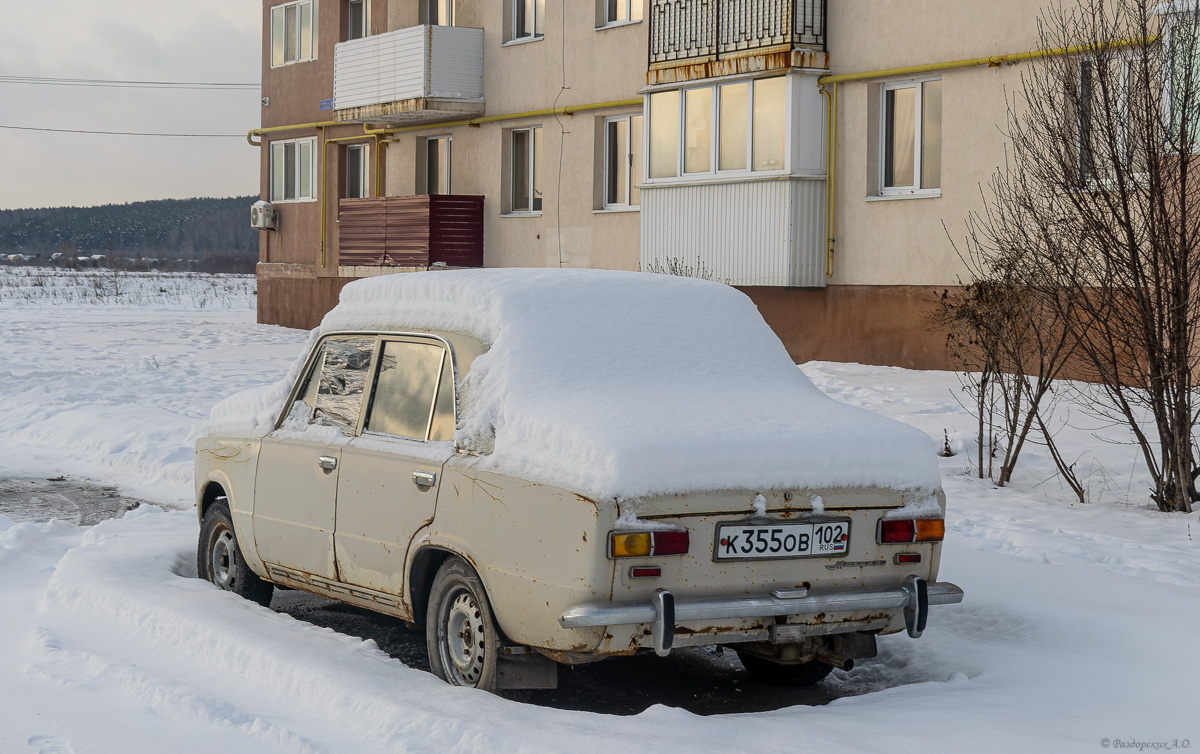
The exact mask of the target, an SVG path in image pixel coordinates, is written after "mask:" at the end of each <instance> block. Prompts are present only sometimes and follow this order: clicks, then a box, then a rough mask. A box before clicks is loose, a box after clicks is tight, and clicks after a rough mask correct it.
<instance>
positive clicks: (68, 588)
mask: <svg viewBox="0 0 1200 754" xmlns="http://www.w3.org/2000/svg"><path fill="white" fill-rule="evenodd" d="M19 276H24V277H19ZM149 277H150V276H146V277H144V278H143V277H138V276H133V275H130V276H127V277H126V279H125V280H123V281H116V284H117V285H118V286H121V287H122V288H121V290H119V291H117V292H113V291H111V290H109V291H107V292H104V289H102V288H100V287H99V286H102V285H105V284H107V281H105V280H93V279H91V278H89V279H86V284H87V285H90V286H92V290H93V291H95V290H100V291H102V292H101V293H86V292H83V293H81V292H79V291H76V293H75V294H71V293H66V292H63V293H60V294H59V295H55V296H53V297H43V296H40V295H38V294H39V293H40V292H42V291H44V290H45V289H47V288H48V287H49V288H52V289H55V290H60V291H66V290H67V289H70V288H71V287H72V286H71V281H69V280H67V281H64V280H61V279H59V277H58V276H49V278H47V279H42V280H41V283H40V284H38V283H37V282H36V280H35V278H34V277H32V275H31V273H28V272H26V271H25V270H0V416H3V420H2V423H0V428H2V429H3V431H2V432H0V477H8V476H33V475H44V476H58V475H61V474H69V475H79V476H86V477H89V478H91V479H94V480H96V481H97V482H101V483H105V484H117V485H119V486H120V487H121V490H122V492H124V493H125V494H130V495H135V496H138V497H142V498H145V499H149V500H152V501H154V502H155V503H157V504H158V506H159V507H143V508H140V509H138V510H136V511H132V512H130V513H129V514H127V515H126V516H125V517H124V518H123V519H117V520H110V521H105V522H103V523H100V524H97V525H95V526H92V527H78V526H73V525H71V524H67V523H61V522H56V521H52V522H49V523H34V522H14V521H12V520H11V519H8V518H5V517H3V516H0V580H2V583H3V584H4V586H3V592H2V594H3V601H2V603H0V604H2V605H3V607H2V608H0V752H5V753H7V752H24V751H37V752H78V753H79V754H83V753H84V752H142V751H171V752H201V751H203V752H208V751H211V750H213V749H218V750H224V751H237V752H279V751H286V752H306V753H307V752H314V753H315V752H330V753H337V752H383V751H389V752H390V751H431V752H432V751H451V750H453V751H530V752H543V751H613V750H626V749H632V748H639V749H640V748H645V749H650V750H658V751H714V752H730V751H762V752H768V751H785V750H787V751H807V750H814V751H848V752H856V751H862V752H877V751H898V752H910V751H935V752H942V751H945V752H968V751H969V752H978V751H986V752H1012V751H1089V752H1090V751H1099V750H1102V749H1103V748H1113V749H1127V748H1129V747H1128V746H1127V745H1128V744H1134V743H1136V744H1139V745H1141V744H1158V745H1160V746H1161V747H1170V746H1171V745H1172V744H1173V743H1174V745H1175V746H1176V748H1179V749H1182V748H1185V746H1184V742H1185V741H1186V742H1187V744H1189V745H1194V746H1197V747H1200V722H1197V718H1196V717H1195V715H1194V714H1193V710H1194V708H1195V705H1196V703H1197V696H1198V693H1197V692H1198V691H1200V658H1198V655H1197V652H1196V651H1195V648H1194V645H1193V639H1194V634H1195V631H1196V627H1197V626H1200V599H1198V598H1200V591H1198V589H1200V520H1198V517H1197V516H1196V515H1195V514H1192V515H1188V516H1183V515H1165V514H1160V513H1158V512H1156V511H1154V510H1152V509H1149V508H1148V507H1147V506H1146V502H1145V501H1146V494H1145V492H1146V484H1147V481H1146V474H1145V471H1144V469H1142V468H1141V467H1140V466H1139V464H1138V462H1137V458H1136V455H1135V453H1134V450H1133V448H1132V447H1131V446H1129V445H1126V444H1120V442H1119V441H1121V440H1123V439H1124V438H1123V435H1122V433H1121V432H1120V430H1119V429H1114V428H1111V427H1107V428H1106V427H1103V426H1102V424H1101V422H1099V421H1097V420H1094V419H1091V418H1090V417H1089V416H1088V415H1087V414H1086V413H1085V412H1083V411H1082V410H1081V409H1079V408H1078V407H1076V408H1075V410H1074V411H1073V413H1072V414H1071V416H1070V418H1069V424H1068V426H1065V427H1064V429H1063V430H1062V432H1061V433H1060V441H1061V442H1062V443H1063V446H1064V450H1065V451H1066V452H1067V453H1068V454H1069V455H1070V456H1071V457H1072V458H1078V459H1079V460H1078V461H1077V468H1080V469H1082V470H1083V471H1084V472H1085V473H1087V474H1088V481H1089V489H1090V495H1091V501H1090V502H1089V503H1088V504H1086V505H1080V504H1078V503H1074V504H1073V503H1072V499H1071V496H1070V494H1069V492H1068V491H1066V490H1065V489H1063V488H1062V487H1061V485H1060V484H1059V483H1058V481H1057V480H1056V479H1055V478H1054V475H1053V467H1052V465H1051V464H1050V463H1049V461H1048V459H1047V458H1046V457H1045V454H1044V453H1040V452H1039V451H1040V449H1039V448H1036V447H1033V448H1029V449H1028V450H1027V451H1026V452H1027V453H1029V456H1028V457H1027V458H1026V463H1025V465H1024V466H1023V467H1022V469H1021V470H1020V471H1019V473H1018V475H1017V478H1016V483H1015V484H1014V485H1013V486H1012V487H1009V488H1005V489H996V488H995V487H994V486H993V485H991V484H990V483H988V482H986V481H981V480H979V479H976V478H974V477H973V476H972V473H971V468H970V462H969V459H968V456H969V454H968V446H969V444H970V441H971V438H972V436H973V430H972V423H973V421H972V419H971V417H970V416H969V415H968V414H967V413H966V412H965V411H964V410H963V409H962V408H961V407H960V406H959V405H958V403H957V402H956V400H955V398H954V396H953V391H954V390H956V389H957V386H958V382H957V380H956V379H955V377H954V376H953V375H952V374H948V373H935V372H912V371H906V370H900V369H890V368H881V367H868V366H861V365H854V364H832V363H824V362H814V363H810V364H806V365H804V366H803V370H804V372H805V373H806V374H807V375H808V376H809V377H810V378H811V379H812V380H813V381H814V382H815V383H816V384H817V385H818V387H820V388H821V389H822V390H823V391H825V392H826V393H827V394H829V395H831V396H833V397H835V398H837V399H839V400H842V401H845V402H847V403H851V404H854V405H858V406H862V407H865V408H868V409H871V410H874V411H877V412H879V413H882V414H885V415H887V416H891V417H894V418H897V419H900V420H902V421H905V422H908V423H910V424H912V425H914V426H916V427H918V428H919V429H921V430H923V431H925V432H926V433H928V434H929V435H930V436H931V437H933V438H934V439H935V440H936V441H937V442H938V444H939V446H940V444H941V443H942V440H943V436H944V435H943V433H944V432H945V433H946V434H948V435H949V438H950V442H951V446H952V447H954V448H955V450H957V451H958V454H957V455H955V456H953V457H949V458H943V459H941V470H942V475H943V480H944V485H945V489H946V495H947V498H948V500H949V510H948V514H947V522H948V533H947V539H946V544H945V548H944V557H943V560H942V571H941V578H943V579H945V580H949V581H953V582H955V583H957V584H959V585H960V586H962V587H963V588H964V589H965V590H966V595H967V596H966V599H965V601H964V602H963V603H962V604H961V605H956V606H946V607H941V608H935V610H934V612H933V615H932V617H931V621H930V627H929V629H928V630H927V631H926V633H925V636H924V637H923V638H921V639H919V640H916V641H914V640H911V639H908V638H907V637H906V636H904V635H900V636H891V637H885V638H883V639H882V640H881V641H880V656H879V657H878V658H876V659H875V660H871V661H863V662H862V663H860V665H859V667H857V668H856V669H855V670H854V671H853V672H851V673H848V674H847V673H842V672H835V673H834V674H833V675H832V676H830V678H829V679H828V680H827V681H826V682H825V683H826V686H827V687H828V688H829V689H831V690H832V691H833V692H834V693H835V694H836V695H837V696H838V697H839V698H838V699H836V700H835V701H833V702H832V703H830V704H828V705H826V706H820V707H807V706H802V707H785V708H782V709H778V710H776V711H773V712H765V713H754V714H739V715H712V716H708V717H699V716H696V715H693V714H691V713H688V712H685V711H682V710H679V709H675V708H670V707H666V706H654V707H651V708H650V709H648V710H647V711H645V712H643V713H642V714H640V715H634V716H630V717H615V716H608V715H598V714H592V713H586V712H574V711H564V710H557V709H546V708H543V707H539V706H534V705H529V704H521V703H518V702H515V701H509V700H506V699H502V698H499V697H496V696H491V695H488V694H484V693H479V692H475V691H473V690H468V689H456V688H450V687H448V686H445V685H443V684H442V683H441V682H439V681H437V680H436V679H434V678H433V677H432V676H430V675H428V674H427V673H424V672H421V671H418V670H414V669H411V668H408V667H406V666H404V665H403V664H401V663H400V662H399V661H397V660H394V659H392V658H390V657H388V656H387V655H385V654H384V653H383V652H381V651H380V650H379V649H378V648H377V647H376V646H375V645H374V643H373V642H371V641H365V642H364V641H363V640H361V639H358V638H354V637H349V636H345V635H342V634H338V633H335V632H333V631H331V630H329V629H326V628H318V627H315V626H312V625H310V624H307V623H304V622H302V621H298V620H295V619H293V618H291V617H289V616H287V615H281V614H278V613H273V612H271V611H268V610H265V609H262V608H259V607H258V606H256V605H254V604H252V603H249V602H247V601H244V600H241V599H239V598H237V597H235V596H233V595H231V594H228V593H223V592H219V591H217V590H216V589H215V588H213V587H212V586H211V585H209V584H206V583H204V582H202V581H200V580H198V579H196V578H194V577H193V576H194V574H193V570H194V565H193V561H194V551H195V539H196V529H197V527H196V521H195V516H194V513H193V512H192V511H190V510H187V509H188V508H189V507H190V506H191V496H192V489H191V484H192V481H191V445H192V441H193V439H194V438H195V436H196V434H197V432H198V431H199V427H200V425H201V423H202V422H203V421H204V419H205V417H206V416H207V414H208V410H209V408H210V407H211V406H212V405H213V404H214V403H215V402H216V401H217V400H219V399H220V398H221V397H223V396H224V395H226V394H228V393H230V392H233V391H235V390H239V389H242V388H246V387H253V386H255V385H260V384H266V383H269V382H271V381H273V380H275V379H278V377H279V376H280V375H281V374H282V373H283V372H284V371H285V370H286V368H287V366H288V365H289V364H290V362H291V360H292V359H293V358H294V356H295V355H296V353H297V351H298V350H299V348H300V347H301V344H302V343H303V342H304V341H305V340H306V337H307V334H306V333H303V332H299V331H295V330H286V329H283V328H278V327H266V326H260V325H256V324H254V300H253V293H252V290H253V281H252V279H249V278H232V277H231V278H221V279H214V278H206V277H203V276H190V277H188V276H175V277H171V276H166V277H159V278H157V279H156V280H154V281H149ZM148 281H149V282H148ZM39 289H40V290H39ZM138 291H141V292H140V293H138ZM118 294H119V295H118ZM1086 401H1087V399H1086V398H1084V399H1082V402H1084V403H1086ZM1060 416H1062V417H1063V418H1066V414H1060ZM862 461H863V463H869V462H870V459H869V458H865V457H864V458H863V459H862ZM630 683H631V684H636V683H637V679H635V678H631V679H630ZM752 691H753V693H761V694H770V693H771V692H770V691H769V690H768V689H765V688H764V687H758V688H756V689H753V690H752Z"/></svg>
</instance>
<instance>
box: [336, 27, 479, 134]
mask: <svg viewBox="0 0 1200 754" xmlns="http://www.w3.org/2000/svg"><path fill="white" fill-rule="evenodd" d="M333 109H334V110H335V111H337V118H338V120H347V121H350V120H376V121H379V122H388V121H395V122H402V121H406V120H431V119H435V118H437V117H439V115H440V113H441V112H442V111H444V112H445V113H446V117H458V116H461V115H462V114H463V113H471V112H474V111H478V112H483V30H482V29H471V28H466V27H459V26H413V27H410V28H407V29H397V30H396V31H389V32H387V33H384V34H376V35H374V36H369V37H363V38H361V39H354V40H351V41H349V42H340V43H338V44H337V45H336V46H335V47H334V56H333Z"/></svg>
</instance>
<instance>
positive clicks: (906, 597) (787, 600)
mask: <svg viewBox="0 0 1200 754" xmlns="http://www.w3.org/2000/svg"><path fill="white" fill-rule="evenodd" d="M962 599H963V590H962V589H960V588H958V587H957V586H955V585H954V584H951V583H949V582H945V581H939V582H934V583H932V584H929V583H927V582H926V581H925V579H922V578H919V577H917V576H909V577H908V578H907V579H905V580H904V582H903V584H901V585H900V586H898V587H891V588H873V589H838V590H830V591H823V592H809V591H808V590H807V589H790V588H789V589H775V590H772V591H770V592H768V593H766V594H754V595H748V596H745V597H725V598H710V599H705V598H699V599H697V598H689V599H679V600H677V599H675V596H674V595H673V594H672V593H671V592H670V591H669V590H667V589H658V590H656V591H655V592H654V594H653V595H652V596H651V598H650V599H648V600H627V601H621V602H590V603H587V604H583V605H576V606H575V607H571V608H568V609H567V610H565V611H563V614H562V615H561V616H559V618H558V622H559V623H560V624H561V625H562V626H563V628H582V627H585V626H619V625H627V624H634V623H649V624H651V627H652V638H653V643H654V651H655V652H657V653H658V654H660V655H666V654H668V653H669V652H670V651H671V646H672V645H673V644H674V637H675V623H676V621H691V620H720V619H722V618H768V617H774V616H779V615H815V614H817V613H849V612H855V611H860V610H889V609H896V608H903V609H904V623H905V626H906V627H907V629H908V634H909V636H912V637H913V638H914V639H915V638H917V637H919V636H920V635H921V632H922V631H923V630H925V623H926V620H927V619H928V616H929V606H930V605H952V604H955V603H958V602H962Z"/></svg>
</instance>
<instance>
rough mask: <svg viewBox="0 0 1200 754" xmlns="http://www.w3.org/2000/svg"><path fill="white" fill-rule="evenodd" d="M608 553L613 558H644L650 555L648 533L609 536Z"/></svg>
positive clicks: (615, 533) (613, 534) (614, 533)
mask: <svg viewBox="0 0 1200 754" xmlns="http://www.w3.org/2000/svg"><path fill="white" fill-rule="evenodd" d="M608 550H609V553H610V556H611V557H614V558H644V557H646V556H648V555H649V554H650V532H648V531H639V532H633V533H630V534H619V533H617V532H613V533H612V534H610V535H609V547H608Z"/></svg>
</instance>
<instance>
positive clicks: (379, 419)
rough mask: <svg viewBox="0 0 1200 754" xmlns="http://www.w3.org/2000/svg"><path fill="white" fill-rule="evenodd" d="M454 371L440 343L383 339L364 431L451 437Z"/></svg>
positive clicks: (425, 436)
mask: <svg viewBox="0 0 1200 754" xmlns="http://www.w3.org/2000/svg"><path fill="white" fill-rule="evenodd" d="M447 375H449V377H447ZM453 375H454V371H453V367H452V365H451V363H450V355H449V354H448V353H447V352H446V349H445V348H443V347H442V346H441V345H440V344H435V343H427V342H413V341H387V342H385V343H384V344H383V352H382V354H381V355H380V357H379V372H378V374H377V375H376V377H375V392H374V394H373V395H372V397H371V404H370V406H369V408H368V410H367V422H366V425H365V427H366V429H367V431H370V432H379V433H382V434H388V435H396V436H398V437H408V438H411V439H414V440H449V439H451V438H453V437H454V376H453ZM446 395H448V396H449V397H448V398H446V397H445V396H446ZM447 406H448V408H447ZM447 411H448V415H449V419H448V424H449V428H448V429H447Z"/></svg>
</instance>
